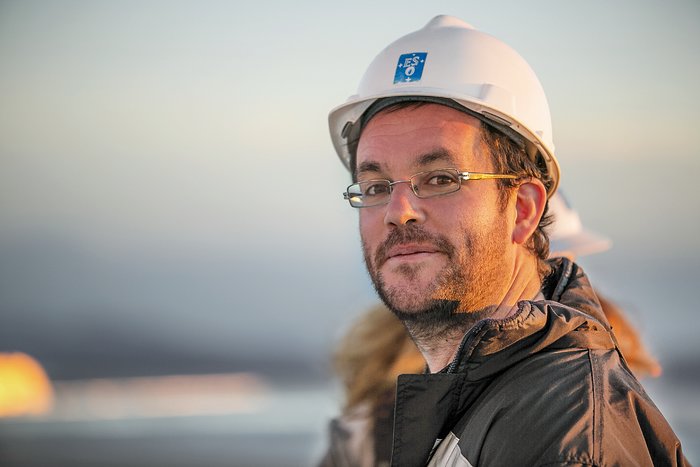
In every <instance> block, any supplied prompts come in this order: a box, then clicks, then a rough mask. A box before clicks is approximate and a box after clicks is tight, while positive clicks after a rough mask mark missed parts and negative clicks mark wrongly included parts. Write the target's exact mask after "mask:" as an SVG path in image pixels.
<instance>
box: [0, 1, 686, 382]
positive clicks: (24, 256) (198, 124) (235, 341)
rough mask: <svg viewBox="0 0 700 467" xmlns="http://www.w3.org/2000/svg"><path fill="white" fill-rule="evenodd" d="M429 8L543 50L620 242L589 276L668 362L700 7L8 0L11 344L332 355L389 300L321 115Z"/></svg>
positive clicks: (70, 350) (7, 299) (5, 129)
mask: <svg viewBox="0 0 700 467" xmlns="http://www.w3.org/2000/svg"><path fill="white" fill-rule="evenodd" d="M437 14H451V15H454V16H457V17H460V18H461V19H463V20H465V21H467V22H469V23H471V24H472V25H473V26H475V27H476V28H478V29H481V30H483V31H485V32H488V33H490V34H493V35H495V36H496V37H499V38H500V39H502V40H504V41H505V42H507V43H509V44H510V45H511V46H513V47H514V48H515V49H516V50H517V51H518V52H519V53H520V54H521V55H522V56H523V57H525V59H526V60H527V61H528V62H529V63H530V64H531V66H532V67H533V69H534V70H535V72H536V73H537V74H538V76H539V78H540V80H541V82H542V84H543V86H544V89H545V92H546V93H547V96H548V100H549V103H550V108H551V112H552V118H553V128H554V142H555V146H556V150H555V152H556V154H557V156H558V158H559V161H560V164H561V166H562V187H564V190H565V191H566V193H567V195H568V197H569V198H570V200H571V201H572V203H573V205H574V206H575V207H576V208H577V209H578V210H579V212H580V214H581V217H582V219H583V221H584V223H585V224H586V225H587V226H588V227H589V228H591V229H594V230H596V231H599V232H602V233H605V234H606V235H608V236H609V237H611V238H612V240H613V243H614V247H613V249H612V250H611V251H610V252H607V253H604V254H602V255H597V256H595V257H591V258H586V259H585V263H584V266H585V267H586V268H587V270H589V272H591V275H592V276H593V277H594V279H596V280H598V281H599V283H600V284H601V289H602V290H604V291H606V292H608V293H611V294H613V295H614V296H615V297H620V300H621V301H622V303H623V304H625V305H628V306H629V309H630V311H631V313H632V314H633V317H634V318H635V320H636V321H637V322H638V323H639V324H640V327H641V328H642V329H643V331H644V333H645V336H646V338H647V339H648V340H649V341H650V342H651V343H652V346H653V348H654V349H656V351H657V352H659V353H660V354H661V355H662V357H663V356H666V355H676V354H683V353H684V352H685V353H687V352H688V351H689V350H688V348H687V347H686V346H680V345H679V344H678V342H679V341H683V339H685V338H687V339H688V340H690V339H691V338H692V337H694V336H695V335H696V332H697V326H695V324H694V323H693V321H694V319H693V318H694V309H695V307H696V306H695V288H696V283H697V269H698V265H700V240H699V239H698V235H697V231H698V227H700V219H699V217H698V213H697V207H698V206H699V205H700V203H699V201H700V195H699V189H698V184H697V182H696V174H697V173H698V169H700V162H699V158H698V149H697V136H696V135H697V129H696V128H697V124H698V122H700V106H699V105H698V103H699V100H700V99H699V97H700V91H699V90H698V86H697V83H698V82H700V60H699V58H700V57H699V56H698V55H699V54H698V47H697V44H700V27H699V26H698V24H700V21H699V20H700V3H698V2H697V1H696V0H685V1H684V0H671V1H668V2H663V3H660V2H656V1H651V0H635V1H632V0H621V1H616V2H608V1H602V0H593V1H573V0H572V1H568V2H561V1H536V0H535V1H529V2H519V1H492V2H474V1H464V0H462V1H437V2H418V1H401V2H398V1H383V2H374V1H369V0H359V1H356V2H352V3H348V2H312V1H296V2H282V1H277V2H250V3H247V2H246V3H243V2H225V1H198V2H187V1H145V2H141V1H138V2H137V1H120V2H108V1H86V0H79V1H63V2H50V1H46V2H43V1H1V2H0V63H2V66H1V67H0V313H2V315H4V317H5V319H6V323H10V326H9V328H7V327H6V329H9V330H6V331H5V333H6V334H4V335H3V337H4V338H5V341H4V342H5V346H9V345H12V346H14V347H17V348H18V350H25V351H33V352H34V354H36V353H40V354H42V352H43V354H42V355H40V357H42V358H43V359H44V361H45V363H46V364H47V367H48V371H49V373H52V374H56V375H58V376H66V375H72V374H76V373H75V372H76V371H77V370H74V372H73V373H70V372H69V371H68V370H67V369H66V366H65V365H66V364H65V359H70V358H73V359H75V360H76V362H77V363H76V365H80V364H81V362H84V360H80V359H81V358H83V359H84V350H85V349H86V348H89V349H93V350H94V348H95V346H96V344H97V343H101V342H102V343H104V342H108V343H109V344H110V345H114V346H115V347H116V346H119V345H120V344H121V345H123V344H124V342H125V339H127V340H126V342H127V343H129V344H130V345H132V346H133V347H134V348H136V349H142V350H143V351H144V352H147V351H150V352H157V351H163V352H166V353H167V352H171V354H172V355H181V354H187V353H190V354H197V353H201V354H205V355H207V356H210V357H212V358H214V357H216V358H221V359H223V360H226V359H228V360H235V358H232V357H231V356H232V355H238V357H237V358H240V359H243V358H244V357H243V355H244V354H245V358H249V357H250V356H251V355H254V356H258V357H260V358H261V359H264V360H265V361H267V362H268V363H269V362H271V361H274V360H276V359H282V360H283V359H284V358H297V357H298V358H301V359H304V358H307V359H311V358H314V359H316V360H318V361H320V360H322V359H323V358H325V356H326V354H327V352H328V351H329V349H330V348H331V347H332V345H333V343H334V342H335V340H336V339H337V338H338V336H339V335H341V334H342V332H343V329H345V327H346V326H347V325H348V323H349V322H350V321H351V320H352V319H353V318H354V317H356V316H357V315H358V314H359V313H361V312H362V311H363V309H365V308H366V307H367V306H369V305H370V304H371V303H373V302H374V301H375V300H376V298H375V296H374V293H373V291H372V288H371V285H370V284H369V281H368V279H367V277H366V273H365V272H364V268H363V264H362V260H361V255H360V247H359V241H358V234H357V225H356V224H357V214H356V212H353V210H352V209H351V208H350V207H349V206H348V205H347V203H346V202H345V201H343V199H342V196H341V193H342V191H343V190H344V189H345V187H346V186H347V184H348V183H349V176H348V174H347V173H346V172H345V171H344V169H343V167H342V165H341V164H340V163H339V161H338V159H337V156H336V155H335V154H334V152H333V147H332V145H331V142H330V138H329V135H328V129H327V115H328V112H329V111H330V109H331V108H333V107H335V106H337V105H339V104H341V103H343V102H344V100H345V99H346V98H347V97H348V96H350V95H351V94H353V93H354V92H355V89H356V87H357V84H358V83H359V80H360V78H361V76H362V74H363V72H364V70H365V68H366V66H367V65H368V64H369V62H370V61H371V59H372V58H373V57H374V56H375V55H376V54H377V53H378V52H379V51H380V50H381V49H382V48H383V47H384V46H386V45H387V44H388V43H389V42H391V41H393V40H395V39H397V38H398V37H400V36H402V35H404V34H406V33H408V32H411V31H413V30H416V29H418V28H421V27H422V26H423V25H425V23H427V22H428V21H429V20H430V19H431V18H432V17H433V16H435V15H437ZM686 323H687V324H686ZM8 336H10V337H8ZM12 336H14V337H12ZM95 336H100V337H95ZM109 336H113V337H111V338H110V337H109ZM8 339H9V340H8ZM105 339H106V341H105ZM110 339H112V340H110ZM694 341H695V340H694ZM36 342H41V345H38V344H36ZM692 345H693V346H694V347H692V349H696V350H697V348H698V344H692ZM20 347H26V348H20ZM49 350H50V351H49ZM100 352H103V353H104V354H105V355H107V354H109V351H108V350H105V349H102V350H100V351H96V356H95V357H94V359H95V361H99V358H100V356H101V355H102V354H101V353H100ZM44 354H45V355H44ZM168 355H170V354H168ZM52 356H53V357H52ZM61 358H63V359H64V360H61ZM105 358H107V356H105ZM40 359H41V358H40ZM52 359H53V360H52ZM154 365H155V363H154ZM107 371H109V370H107ZM114 371H117V369H116V368H115V369H114ZM123 371H127V370H123Z"/></svg>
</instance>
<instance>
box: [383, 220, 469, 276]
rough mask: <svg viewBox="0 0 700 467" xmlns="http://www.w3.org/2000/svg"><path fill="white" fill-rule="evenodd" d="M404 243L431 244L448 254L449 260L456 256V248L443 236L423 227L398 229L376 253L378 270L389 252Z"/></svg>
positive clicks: (406, 226)
mask: <svg viewBox="0 0 700 467" xmlns="http://www.w3.org/2000/svg"><path fill="white" fill-rule="evenodd" d="M404 243H424V244H429V245H432V246H434V247H435V248H437V249H438V250H440V251H441V252H442V253H444V254H446V255H447V257H448V258H452V257H453V256H454V252H455V247H454V246H452V244H451V243H450V242H449V240H447V238H445V237H443V236H442V235H437V234H432V233H430V232H428V231H426V230H425V229H424V228H423V227H421V226H417V225H414V224H407V225H405V226H401V227H397V228H395V229H394V230H392V231H391V232H389V235H387V237H386V238H385V239H384V241H383V242H382V243H381V244H380V245H379V246H378V247H377V251H376V252H375V253H374V264H375V265H376V267H377V268H379V267H381V266H382V264H384V263H385V262H386V260H387V259H389V258H388V254H389V250H391V249H392V248H393V247H395V246H397V245H402V244H404Z"/></svg>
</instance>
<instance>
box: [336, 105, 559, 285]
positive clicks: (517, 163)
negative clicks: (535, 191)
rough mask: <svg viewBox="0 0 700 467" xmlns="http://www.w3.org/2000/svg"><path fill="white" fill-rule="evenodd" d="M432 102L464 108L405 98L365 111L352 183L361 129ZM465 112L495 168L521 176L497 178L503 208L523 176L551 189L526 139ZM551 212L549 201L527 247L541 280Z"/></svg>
mask: <svg viewBox="0 0 700 467" xmlns="http://www.w3.org/2000/svg"><path fill="white" fill-rule="evenodd" d="M430 103H437V104H438V105H448V106H449V107H452V108H455V109H458V110H462V107H461V106H460V105H459V104H457V103H456V102H454V101H449V103H447V104H442V103H440V102H431V101H425V100H408V99H406V100H402V101H399V102H394V103H390V104H389V105H385V106H381V110H379V111H378V112H371V113H369V114H368V113H365V115H363V117H361V119H360V121H359V122H358V123H359V125H360V128H361V129H360V131H358V132H357V133H356V134H357V136H356V137H355V138H353V139H352V140H349V141H348V150H349V153H350V173H351V174H352V180H353V182H356V181H357V146H358V144H359V140H360V135H361V133H362V129H364V127H365V126H366V125H367V123H368V122H369V120H370V119H371V118H372V117H374V116H375V115H377V113H379V112H396V111H398V110H401V109H405V108H412V109H415V108H419V107H422V106H424V105H427V104H430ZM380 105H381V104H380ZM465 113H467V114H469V115H472V116H474V117H476V118H477V119H479V121H480V122H481V141H482V142H483V143H484V146H485V147H486V148H488V150H489V152H490V153H491V159H492V161H493V166H494V170H495V171H496V172H497V173H507V174H513V175H517V177H518V178H517V179H499V180H497V182H498V183H499V186H501V187H502V188H503V189H502V190H501V192H500V201H501V209H505V204H506V202H507V199H508V197H507V194H508V191H510V190H511V189H512V188H514V187H516V186H517V185H518V182H519V181H520V180H522V179H525V178H537V179H539V180H540V181H541V182H542V183H543V184H544V186H545V189H546V190H547V191H549V189H550V188H551V186H552V183H553V181H552V177H551V176H550V175H549V172H548V171H547V164H546V163H545V161H544V159H543V158H542V156H541V155H539V154H538V155H537V157H536V158H535V159H534V160H533V159H532V158H531V157H529V156H528V154H527V151H526V149H525V142H524V141H523V140H522V138H521V137H519V136H518V137H517V138H516V137H515V136H514V135H506V134H505V133H503V132H502V131H500V130H499V129H497V128H496V127H494V126H493V125H491V124H489V123H488V122H486V121H484V118H483V117H482V118H479V116H478V115H474V113H473V112H470V111H466V109H465ZM548 211H549V202H547V203H545V208H544V213H543V214H542V218H541V219H540V222H539V224H538V225H537V229H536V230H535V232H534V233H533V235H532V236H531V237H530V239H529V240H528V242H527V244H526V245H525V246H526V247H527V249H528V250H529V251H530V252H531V253H532V254H533V255H534V256H535V257H536V258H537V263H538V268H537V269H538V272H539V275H540V279H543V278H544V277H545V276H546V275H547V274H548V273H549V269H550V268H549V266H548V264H547V262H546V260H547V257H548V256H549V235H548V234H547V232H546V231H545V229H546V228H547V226H549V225H550V224H551V223H552V222H553V221H554V219H553V217H552V215H551V214H550V213H549V212H548Z"/></svg>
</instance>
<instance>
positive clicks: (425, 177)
mask: <svg viewBox="0 0 700 467" xmlns="http://www.w3.org/2000/svg"><path fill="white" fill-rule="evenodd" d="M493 178H518V177H517V176H515V175H509V174H491V173H479V172H460V171H459V170H457V169H438V170H429V171H427V172H419V173H417V174H415V175H413V176H411V178H409V179H408V180H396V181H395V182H392V181H391V180H381V179H378V180H367V181H363V182H359V183H353V184H352V185H350V186H349V187H348V188H347V190H346V191H345V193H343V198H344V199H347V200H348V201H349V202H350V206H352V207H354V208H369V207H372V206H379V205H382V204H388V203H389V200H390V199H391V192H392V191H393V190H394V185H396V184H398V183H410V185H411V190H413V193H414V194H415V195H416V196H417V197H418V198H432V197H433V196H442V195H448V194H450V193H454V192H455V191H458V190H459V189H460V187H461V186H462V182H466V181H467V180H487V179H493Z"/></svg>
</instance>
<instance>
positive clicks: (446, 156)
mask: <svg viewBox="0 0 700 467" xmlns="http://www.w3.org/2000/svg"><path fill="white" fill-rule="evenodd" d="M438 161H442V162H449V163H450V164H453V165H454V164H455V158H454V157H453V156H452V153H451V152H450V151H448V150H447V149H445V148H438V149H435V150H434V151H431V152H429V153H426V154H423V155H422V156H420V157H419V158H418V165H420V166H426V165H429V164H432V163H433V162H438Z"/></svg>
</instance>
